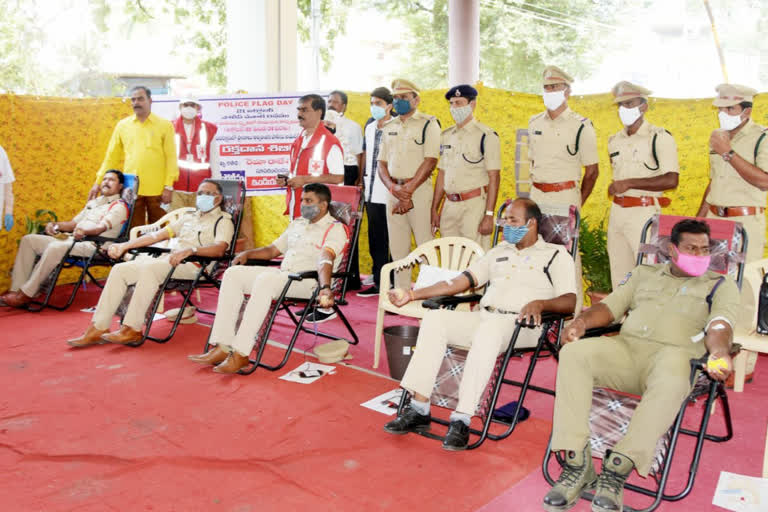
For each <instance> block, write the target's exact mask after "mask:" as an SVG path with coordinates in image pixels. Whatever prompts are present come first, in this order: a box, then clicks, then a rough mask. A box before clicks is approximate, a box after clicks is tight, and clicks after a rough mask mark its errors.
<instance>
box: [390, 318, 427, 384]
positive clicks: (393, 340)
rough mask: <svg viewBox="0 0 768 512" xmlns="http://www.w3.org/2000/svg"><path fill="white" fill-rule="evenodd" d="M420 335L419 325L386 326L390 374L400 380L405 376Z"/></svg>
mask: <svg viewBox="0 0 768 512" xmlns="http://www.w3.org/2000/svg"><path fill="white" fill-rule="evenodd" d="M418 336H419V326H418V325H393V326H391V327H385V328H384V345H385V346H386V347H387V362H388V363H389V375H390V376H391V377H392V378H393V379H397V380H400V379H402V378H403V375H404V374H405V369H406V368H408V363H409V362H410V360H411V355H412V354H413V347H415V346H416V338H417V337H418Z"/></svg>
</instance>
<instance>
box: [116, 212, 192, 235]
mask: <svg viewBox="0 0 768 512" xmlns="http://www.w3.org/2000/svg"><path fill="white" fill-rule="evenodd" d="M193 211H195V208H192V207H191V206H185V207H183V208H178V209H176V210H173V211H170V212H168V213H166V214H165V215H163V216H162V217H160V218H159V219H158V220H157V221H155V222H153V223H152V224H147V225H145V226H134V227H132V228H131V231H130V239H131V240H133V239H135V238H138V237H140V236H142V235H146V234H148V233H154V232H156V231H160V230H161V229H163V228H164V227H166V226H167V225H169V224H172V223H174V222H176V221H177V220H178V219H179V218H180V217H181V216H182V215H184V214H185V213H187V212H193Z"/></svg>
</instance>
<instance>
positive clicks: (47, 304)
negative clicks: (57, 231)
mask: <svg viewBox="0 0 768 512" xmlns="http://www.w3.org/2000/svg"><path fill="white" fill-rule="evenodd" d="M125 178H126V180H127V179H128V178H131V179H132V183H131V184H124V185H123V186H124V187H126V186H128V187H130V188H131V189H133V190H134V194H133V196H134V202H133V203H131V204H128V203H127V202H126V201H125V200H124V199H121V200H122V201H124V202H126V206H128V218H127V219H126V221H125V224H124V225H123V228H122V229H121V230H120V233H119V234H118V236H116V237H114V238H111V237H103V236H86V237H84V238H83V239H82V240H75V239H72V244H71V245H70V246H69V248H68V249H67V252H66V253H65V254H64V256H63V257H62V258H61V261H60V262H59V264H58V265H57V266H56V268H55V269H54V271H53V273H52V274H51V277H50V285H49V286H48V287H47V289H46V291H45V297H44V298H43V300H42V301H37V300H32V301H31V302H30V303H29V304H27V307H26V308H27V310H28V311H31V312H33V313H38V312H40V311H42V310H44V309H45V308H51V309H55V310H57V311H64V310H66V309H67V308H69V306H71V305H72V303H73V302H74V301H75V296H76V295H77V291H78V290H79V289H80V286H81V285H83V283H84V281H85V278H86V276H87V277H89V278H90V279H91V282H93V283H94V284H95V285H96V286H98V287H99V288H104V285H102V284H101V283H100V282H99V280H98V279H96V278H95V277H94V276H93V274H91V267H97V266H98V267H112V266H114V265H117V264H118V263H120V260H114V259H112V258H110V257H109V256H108V255H107V254H106V252H104V251H103V250H102V248H103V247H104V245H105V244H108V243H121V242H125V241H127V240H128V232H129V230H130V226H131V221H132V220H133V213H134V211H135V208H134V206H135V202H136V193H137V191H138V189H139V177H138V176H135V175H133V174H126V175H125ZM78 242H92V243H93V244H94V245H95V246H96V250H95V251H93V253H92V254H91V255H90V256H74V255H71V254H70V253H71V252H72V249H73V248H74V247H75V244H77V243H78ZM73 267H80V268H81V269H82V270H81V272H80V275H79V276H78V278H77V281H76V282H75V284H74V285H73V286H72V293H70V294H69V298H68V299H67V301H66V302H65V303H64V304H63V305H57V304H52V303H51V296H52V295H53V292H54V290H55V289H56V282H57V281H58V279H59V275H60V274H61V271H62V270H64V269H67V268H73Z"/></svg>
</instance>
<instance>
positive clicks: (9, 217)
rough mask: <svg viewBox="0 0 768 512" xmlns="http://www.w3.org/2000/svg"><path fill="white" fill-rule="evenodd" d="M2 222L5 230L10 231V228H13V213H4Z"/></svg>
mask: <svg viewBox="0 0 768 512" xmlns="http://www.w3.org/2000/svg"><path fill="white" fill-rule="evenodd" d="M3 224H4V225H5V230H6V231H10V230H11V228H13V214H11V213H6V214H5V218H4V219H3Z"/></svg>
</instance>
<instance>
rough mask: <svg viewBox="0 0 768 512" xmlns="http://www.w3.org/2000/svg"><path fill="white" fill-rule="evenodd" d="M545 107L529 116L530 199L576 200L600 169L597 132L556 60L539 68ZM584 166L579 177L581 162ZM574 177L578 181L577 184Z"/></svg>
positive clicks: (572, 202) (591, 185) (585, 192)
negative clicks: (576, 104)
mask: <svg viewBox="0 0 768 512" xmlns="http://www.w3.org/2000/svg"><path fill="white" fill-rule="evenodd" d="M542 78H543V80H542V81H543V86H544V93H543V95H542V99H543V100H544V106H545V107H546V108H547V110H546V111H544V112H542V113H540V114H536V115H535V116H533V117H531V120H530V121H528V159H529V160H530V162H531V180H532V181H533V186H532V187H531V199H533V200H534V201H535V202H536V203H537V204H540V205H546V204H557V205H573V206H576V207H577V208H581V205H582V204H584V202H585V201H586V200H587V198H588V197H589V194H591V193H592V189H593V188H594V187H595V182H596V181H597V176H598V173H599V170H598V162H599V160H600V158H599V157H598V155H597V135H596V134H595V128H594V127H593V126H592V123H591V122H590V120H589V119H587V118H586V117H582V116H581V115H579V114H577V113H576V112H574V111H573V110H571V109H570V108H569V107H568V98H570V97H571V84H572V83H573V78H572V77H571V76H570V75H569V74H568V73H566V72H565V71H563V70H562V69H560V68H558V67H557V66H547V67H546V68H544V73H543V74H542ZM582 167H583V168H584V179H582V178H581V168H582ZM579 181H581V187H580V188H579ZM576 290H577V294H576V296H577V301H576V311H581V306H582V303H583V296H584V294H583V293H582V283H581V255H580V254H579V253H577V256H576Z"/></svg>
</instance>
